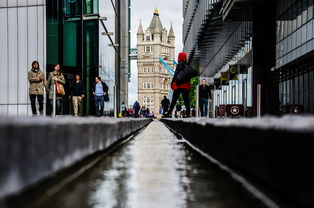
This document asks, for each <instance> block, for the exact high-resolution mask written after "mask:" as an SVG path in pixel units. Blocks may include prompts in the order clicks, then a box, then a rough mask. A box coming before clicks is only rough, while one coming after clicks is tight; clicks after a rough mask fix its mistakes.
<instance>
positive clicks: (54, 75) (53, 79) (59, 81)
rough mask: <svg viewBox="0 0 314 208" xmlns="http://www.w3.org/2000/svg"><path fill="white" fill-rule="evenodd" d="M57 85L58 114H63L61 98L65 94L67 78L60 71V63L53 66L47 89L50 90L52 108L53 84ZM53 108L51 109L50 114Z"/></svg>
mask: <svg viewBox="0 0 314 208" xmlns="http://www.w3.org/2000/svg"><path fill="white" fill-rule="evenodd" d="M54 85H56V114H57V115H60V114H61V99H62V97H63V96H64V95H65V91H64V86H63V85H65V79H64V76H63V74H62V73H61V72H60V65H59V64H56V65H55V66H54V68H53V72H50V73H49V76H48V83H47V91H48V92H49V101H50V109H52V106H53V93H54V90H53V88H54V87H53V86H54ZM51 113H52V110H50V114H51Z"/></svg>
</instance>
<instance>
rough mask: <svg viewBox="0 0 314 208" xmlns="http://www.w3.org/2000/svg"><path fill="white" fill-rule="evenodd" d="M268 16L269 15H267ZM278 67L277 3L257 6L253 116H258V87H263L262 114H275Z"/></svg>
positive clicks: (255, 14)
mask: <svg viewBox="0 0 314 208" xmlns="http://www.w3.org/2000/svg"><path fill="white" fill-rule="evenodd" d="M265 14H267V15H265ZM275 65H276V3H275V2H267V4H266V3H261V4H257V5H255V8H254V12H253V115H254V116H256V115H257V85H258V84H261V86H262V95H261V114H262V115H263V114H275V113H276V107H275V106H277V103H278V101H279V87H278V85H274V84H273V80H272V79H273V78H274V77H273V73H274V72H272V71H271V68H273V67H275Z"/></svg>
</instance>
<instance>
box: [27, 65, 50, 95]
mask: <svg viewBox="0 0 314 208" xmlns="http://www.w3.org/2000/svg"><path fill="white" fill-rule="evenodd" d="M28 81H29V83H30V84H29V94H30V95H43V94H44V90H45V85H46V78H45V74H44V72H43V71H41V70H39V71H38V72H35V71H33V70H30V71H29V72H28Z"/></svg>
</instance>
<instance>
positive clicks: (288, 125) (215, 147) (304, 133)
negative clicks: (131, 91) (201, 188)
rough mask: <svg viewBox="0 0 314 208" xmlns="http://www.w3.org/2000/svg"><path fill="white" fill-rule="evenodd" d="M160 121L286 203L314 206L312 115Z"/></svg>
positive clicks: (313, 135) (313, 130)
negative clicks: (272, 192) (279, 196)
mask: <svg viewBox="0 0 314 208" xmlns="http://www.w3.org/2000/svg"><path fill="white" fill-rule="evenodd" d="M162 122H163V123H165V124H166V125H167V126H168V127H169V128H171V129H172V130H174V131H175V132H177V133H179V134H181V135H182V136H183V137H184V138H185V139H187V140H188V141H189V142H191V143H192V144H193V145H195V146H197V147H198V148H200V149H201V150H202V151H204V152H206V153H208V154H209V155H211V156H212V157H214V158H215V159H217V160H218V161H220V162H222V163H224V164H226V165H227V166H229V167H230V168H232V169H234V170H236V171H238V172H240V173H241V174H242V175H244V176H247V177H248V178H250V179H253V181H255V182H257V184H262V186H263V187H265V188H266V189H268V190H271V191H274V192H275V193H278V195H281V196H282V197H283V198H284V200H286V202H287V203H288V204H289V203H291V204H294V203H295V204H297V205H298V207H314V197H313V196H314V165H313V164H314V117H310V116H303V117H300V116H295V117H282V118H274V117H265V118H262V119H257V118H254V119H162Z"/></svg>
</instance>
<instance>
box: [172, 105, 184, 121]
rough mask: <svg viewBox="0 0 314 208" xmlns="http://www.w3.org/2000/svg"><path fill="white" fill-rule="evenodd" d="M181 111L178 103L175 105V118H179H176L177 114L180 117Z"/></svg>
mask: <svg viewBox="0 0 314 208" xmlns="http://www.w3.org/2000/svg"><path fill="white" fill-rule="evenodd" d="M181 110H182V106H181V104H180V103H177V104H176V110H175V114H174V116H175V118H178V117H179V116H178V113H179V115H180V111H181Z"/></svg>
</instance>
